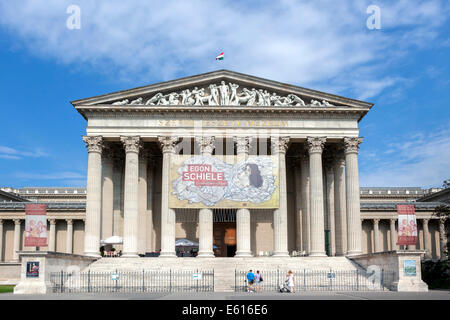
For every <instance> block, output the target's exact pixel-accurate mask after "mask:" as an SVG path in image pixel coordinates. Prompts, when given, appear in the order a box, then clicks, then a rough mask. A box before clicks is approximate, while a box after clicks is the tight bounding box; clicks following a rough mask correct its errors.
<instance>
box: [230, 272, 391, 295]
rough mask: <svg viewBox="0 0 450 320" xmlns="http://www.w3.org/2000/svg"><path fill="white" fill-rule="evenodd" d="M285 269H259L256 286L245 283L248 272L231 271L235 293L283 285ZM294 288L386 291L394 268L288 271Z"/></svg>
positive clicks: (269, 290)
mask: <svg viewBox="0 0 450 320" xmlns="http://www.w3.org/2000/svg"><path fill="white" fill-rule="evenodd" d="M287 271H288V270H260V273H261V275H262V278H263V281H262V283H261V284H260V285H257V284H256V283H254V284H252V285H251V286H250V288H249V286H248V282H247V273H248V271H244V270H235V284H234V287H235V292H246V291H248V290H249V289H250V290H253V291H265V292H274V291H279V290H280V289H281V287H283V286H284V285H285V280H286V279H287ZM292 272H293V274H294V279H295V286H294V289H295V291H384V290H390V288H391V285H392V282H393V281H394V276H395V274H394V271H386V270H380V271H379V272H367V271H364V270H341V271H336V270H292Z"/></svg>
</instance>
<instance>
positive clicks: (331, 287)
mask: <svg viewBox="0 0 450 320" xmlns="http://www.w3.org/2000/svg"><path fill="white" fill-rule="evenodd" d="M332 273H333V272H332V270H331V269H330V291H333V279H332V278H331V277H332V275H331V274H332Z"/></svg>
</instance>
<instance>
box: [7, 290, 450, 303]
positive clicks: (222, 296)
mask: <svg viewBox="0 0 450 320" xmlns="http://www.w3.org/2000/svg"><path fill="white" fill-rule="evenodd" d="M22 299H23V300H186V301H190V300H258V301H259V300H450V291H437V290H436V291H434V290H433V291H429V292H299V293H292V294H289V293H277V292H274V293H266V292H264V293H241V292H236V293H235V292H233V293H229V292H204V293H195V294H193V293H189V292H187V293H119V294H118V293H105V294H88V293H86V294H44V295H14V294H12V293H11V294H10V293H4V294H0V300H22Z"/></svg>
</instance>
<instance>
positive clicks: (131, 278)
mask: <svg viewBox="0 0 450 320" xmlns="http://www.w3.org/2000/svg"><path fill="white" fill-rule="evenodd" d="M50 282H51V284H52V289H53V292H58V293H64V292H66V293H91V292H92V293H100V292H133V293H134V292H189V291H191V292H212V291H214V270H208V271H204V270H196V271H191V270H142V271H115V272H91V271H87V272H73V273H70V272H69V273H68V272H64V271H61V272H52V273H50Z"/></svg>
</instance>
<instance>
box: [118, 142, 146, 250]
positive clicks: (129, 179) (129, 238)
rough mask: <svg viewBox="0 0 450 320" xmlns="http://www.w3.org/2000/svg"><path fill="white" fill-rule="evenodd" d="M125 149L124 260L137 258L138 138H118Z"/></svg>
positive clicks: (139, 146) (139, 144)
mask: <svg viewBox="0 0 450 320" xmlns="http://www.w3.org/2000/svg"><path fill="white" fill-rule="evenodd" d="M120 141H121V142H122V143H123V146H124V149H125V188H124V205H123V254H122V257H124V258H133V257H138V232H139V217H138V188H139V186H138V182H139V149H140V148H141V142H140V138H139V137H136V136H134V137H120Z"/></svg>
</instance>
